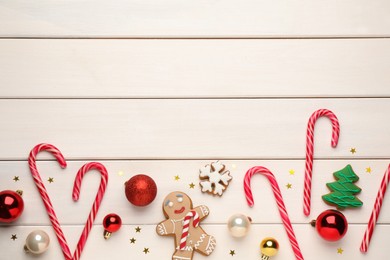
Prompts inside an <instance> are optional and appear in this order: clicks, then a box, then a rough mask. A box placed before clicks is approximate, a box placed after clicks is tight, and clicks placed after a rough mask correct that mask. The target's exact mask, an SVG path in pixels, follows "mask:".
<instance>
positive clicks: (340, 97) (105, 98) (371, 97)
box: [0, 95, 390, 100]
mask: <svg viewBox="0 0 390 260" xmlns="http://www.w3.org/2000/svg"><path fill="white" fill-rule="evenodd" d="M308 99H354V100H357V99H390V95H382V96H377V95H373V96H337V97H334V96H307V97H302V96H297V97H288V96H286V97H283V96H282V97H281V96H264V97H260V96H258V97H250V96H243V97H229V96H215V97H201V96H200V97H189V96H181V97H123V96H122V97H115V96H113V97H87V96H85V97H18V96H15V97H1V96H0V100H308Z"/></svg>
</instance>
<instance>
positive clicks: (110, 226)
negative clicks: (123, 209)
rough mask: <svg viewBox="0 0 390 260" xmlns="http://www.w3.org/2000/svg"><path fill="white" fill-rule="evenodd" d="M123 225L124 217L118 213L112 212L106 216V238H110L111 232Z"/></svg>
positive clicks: (104, 224)
mask: <svg viewBox="0 0 390 260" xmlns="http://www.w3.org/2000/svg"><path fill="white" fill-rule="evenodd" d="M121 226H122V219H121V217H119V216H118V215H117V214H114V213H111V214H108V215H107V216H105V217H104V219H103V227H104V238H105V239H108V238H109V237H110V236H111V233H114V232H116V231H118V230H119V229H120V228H121Z"/></svg>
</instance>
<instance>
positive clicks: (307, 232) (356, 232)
mask: <svg viewBox="0 0 390 260" xmlns="http://www.w3.org/2000/svg"><path fill="white" fill-rule="evenodd" d="M135 227H137V225H126V226H123V227H122V229H121V230H119V231H118V232H117V233H114V234H113V235H112V237H111V238H110V239H109V240H104V239H103V235H102V233H103V228H102V226H101V225H95V226H94V227H93V228H92V231H91V234H90V236H89V238H88V241H87V243H86V246H85V249H84V251H83V253H82V255H81V256H82V257H81V259H96V260H105V259H123V258H131V259H156V258H159V259H171V257H172V254H173V252H174V244H173V238H172V237H159V236H158V235H157V234H156V233H155V226H154V225H141V226H140V227H141V228H142V230H141V234H139V233H135V231H134V228H135ZM36 228H37V227H32V226H23V227H20V226H18V227H14V228H12V230H11V229H8V230H7V229H6V230H5V231H4V232H0V247H1V248H7V250H3V251H2V254H1V256H0V259H2V260H6V259H25V260H29V259H37V257H33V256H31V255H26V254H25V253H24V251H23V245H24V240H25V239H26V237H27V235H28V234H29V233H30V232H31V231H33V230H34V229H36ZM39 228H40V229H43V230H45V231H46V232H47V233H48V234H49V236H50V238H51V245H50V248H49V250H48V251H47V252H45V253H44V254H43V255H41V256H40V257H39V259H40V260H51V259H63V255H62V252H61V249H60V247H59V245H58V242H57V240H56V237H55V235H54V232H53V230H52V228H51V227H49V226H41V227H39ZM203 228H204V229H205V231H206V232H208V233H209V234H212V235H214V236H215V237H216V239H217V246H216V249H215V251H214V252H213V253H212V255H210V256H209V257H205V256H202V255H200V254H196V255H195V256H194V259H203V260H206V259H210V260H211V259H259V258H260V252H259V251H260V250H259V244H260V241H261V240H262V239H263V238H265V237H267V236H273V237H275V238H276V239H277V240H278V242H279V243H280V250H279V253H278V255H276V256H274V257H273V259H275V260H282V259H283V260H284V259H294V254H293V251H292V249H291V246H290V243H289V241H288V238H287V235H286V232H285V230H284V228H283V226H282V225H280V224H278V225H259V224H256V225H253V226H252V229H251V232H250V233H249V235H248V236H247V237H245V238H244V239H242V240H239V239H233V238H232V237H230V236H229V234H228V231H227V228H226V226H225V225H204V226H203ZM293 228H294V230H295V233H296V236H297V239H298V242H299V244H300V246H301V249H302V253H303V256H304V257H305V259H307V260H314V259H316V260H329V259H358V260H366V259H386V257H387V256H388V251H387V250H386V247H387V240H386V238H388V235H386V234H388V233H389V232H390V226H389V225H380V226H378V227H377V229H376V231H375V234H374V238H373V240H372V244H371V246H370V250H369V252H368V253H367V254H362V253H360V251H359V246H360V242H361V241H360V240H361V237H362V236H363V234H364V229H365V226H364V225H350V227H349V230H348V233H347V234H346V236H345V237H344V239H343V240H341V241H339V242H336V243H330V242H325V241H323V240H321V238H319V237H318V235H317V234H316V233H315V230H314V229H313V228H312V227H311V226H310V225H309V224H307V225H293ZM63 230H64V233H65V236H66V237H67V240H68V243H69V247H70V250H71V251H72V252H73V250H74V248H75V247H76V244H77V241H78V237H79V234H80V233H81V231H82V226H76V227H74V226H66V227H64V228H63ZM12 234H17V236H18V239H17V240H16V241H12V240H11V239H10V238H11V235H12ZM132 237H134V238H135V239H136V240H137V241H136V243H135V244H130V238H132ZM145 247H147V248H149V250H150V253H149V254H147V255H145V254H144V253H143V250H144V248H145ZM338 248H342V249H343V250H344V252H343V254H342V255H340V254H338V253H337V249H338ZM230 250H235V252H236V255H235V256H234V257H231V256H230V255H229V252H230Z"/></svg>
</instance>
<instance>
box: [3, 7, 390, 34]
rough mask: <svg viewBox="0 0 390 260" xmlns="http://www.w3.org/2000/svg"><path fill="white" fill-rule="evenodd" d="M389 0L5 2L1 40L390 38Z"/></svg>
mask: <svg viewBox="0 0 390 260" xmlns="http://www.w3.org/2000/svg"><path fill="white" fill-rule="evenodd" d="M389 9H390V3H389V1H387V0H378V1H375V2H374V3H373V2H368V1H363V0H347V1H336V0H331V1H326V2H324V1H319V0H314V1H300V2H297V1H286V0H277V1H272V2H270V1H264V0H263V1H258V0H257V1H256V0H246V1H240V2H237V1H234V0H225V1H206V0H199V1H179V0H167V1H164V3H161V1H158V0H154V1H138V0H127V1H125V0H115V1H110V2H107V1H102V0H96V1H85V0H84V1H72V2H68V1H54V2H53V1H45V0H39V1H34V2H30V1H25V0H15V1H1V2H0V24H1V26H0V36H2V37H147V38H151V37H355V36H359V37H361V36H363V37H372V36H389V35H390V31H389V30H390V20H389V18H388V17H389V13H388V10H389Z"/></svg>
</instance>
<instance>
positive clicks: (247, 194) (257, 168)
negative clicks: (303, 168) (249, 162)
mask: <svg viewBox="0 0 390 260" xmlns="http://www.w3.org/2000/svg"><path fill="white" fill-rule="evenodd" d="M256 173H259V174H263V175H265V176H266V177H267V178H268V180H269V182H270V183H271V187H272V191H273V193H274V195H275V199H276V202H277V204H278V208H279V213H280V216H281V218H282V221H283V225H284V228H285V230H286V232H287V235H288V238H289V239H290V244H291V247H292V249H293V251H294V254H295V258H296V259H298V260H303V255H302V253H301V249H300V248H299V245H298V241H297V239H296V238H295V234H294V230H293V228H292V225H291V222H290V218H289V217H288V214H287V210H286V206H285V205H284V202H283V197H282V194H281V192H280V189H279V185H278V182H277V181H276V179H275V176H274V175H273V174H272V172H271V171H270V170H268V169H267V168H265V167H262V166H255V167H252V168H250V169H249V170H248V171H247V172H246V174H245V177H244V191H245V197H246V201H247V202H248V204H249V206H250V207H253V205H254V201H253V195H252V190H251V178H252V176H253V175H254V174H256Z"/></svg>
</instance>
